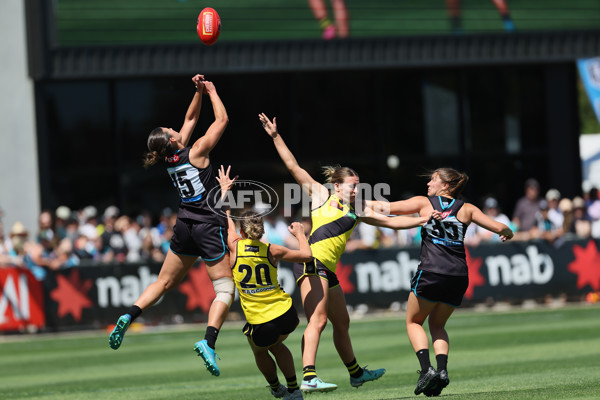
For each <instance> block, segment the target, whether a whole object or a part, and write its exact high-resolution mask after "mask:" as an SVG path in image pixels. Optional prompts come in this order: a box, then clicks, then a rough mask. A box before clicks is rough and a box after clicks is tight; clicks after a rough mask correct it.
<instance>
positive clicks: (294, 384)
mask: <svg viewBox="0 0 600 400" xmlns="http://www.w3.org/2000/svg"><path fill="white" fill-rule="evenodd" d="M285 382H286V383H287V387H288V392H289V393H292V392H293V391H295V390H298V389H300V388H299V387H298V381H297V380H296V375H294V376H286V377H285Z"/></svg>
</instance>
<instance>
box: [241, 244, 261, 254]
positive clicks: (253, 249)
mask: <svg viewBox="0 0 600 400" xmlns="http://www.w3.org/2000/svg"><path fill="white" fill-rule="evenodd" d="M244 251H247V252H250V253H258V246H249V245H245V246H244Z"/></svg>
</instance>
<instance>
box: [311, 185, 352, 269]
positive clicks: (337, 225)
mask: <svg viewBox="0 0 600 400" xmlns="http://www.w3.org/2000/svg"><path fill="white" fill-rule="evenodd" d="M310 217H311V221H312V229H311V232H310V238H309V239H308V243H309V244H310V249H311V250H312V255H313V257H314V258H316V259H317V260H319V261H321V263H323V265H325V266H326V267H327V268H328V269H329V270H330V271H332V272H335V270H336V268H337V263H338V261H339V260H340V257H341V256H342V254H343V253H344V250H345V249H346V242H347V241H348V238H349V237H350V235H351V234H352V231H353V230H354V228H355V227H356V223H357V222H358V216H357V215H356V214H355V212H354V207H352V206H351V205H348V204H344V203H343V202H342V201H341V200H340V198H339V197H337V196H336V195H331V196H329V198H328V199H327V201H326V202H325V203H324V204H323V205H322V206H320V207H319V208H315V209H314V210H312V211H311V215H310Z"/></svg>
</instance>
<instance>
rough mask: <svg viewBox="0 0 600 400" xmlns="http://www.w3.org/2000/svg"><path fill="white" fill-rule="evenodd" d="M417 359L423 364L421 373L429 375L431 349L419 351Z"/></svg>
mask: <svg viewBox="0 0 600 400" xmlns="http://www.w3.org/2000/svg"><path fill="white" fill-rule="evenodd" d="M417 358H418V359H419V364H421V373H422V374H425V373H427V371H428V370H429V367H431V361H429V349H422V350H419V351H417Z"/></svg>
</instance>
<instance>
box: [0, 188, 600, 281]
mask: <svg viewBox="0 0 600 400" xmlns="http://www.w3.org/2000/svg"><path fill="white" fill-rule="evenodd" d="M476 205H478V206H479V207H480V208H481V209H482V211H483V212H484V213H485V214H487V215H489V216H490V217H492V218H493V219H496V220H498V221H500V222H502V223H504V224H506V225H508V226H510V227H511V228H512V229H513V231H514V232H515V237H514V240H523V241H529V240H545V241H548V242H550V243H552V244H554V245H557V246H558V245H560V243H562V241H564V240H565V239H569V238H591V237H593V238H600V198H599V196H598V189H597V188H594V187H592V188H590V189H589V190H587V191H585V195H584V197H575V198H573V199H570V198H566V197H565V198H563V197H561V194H560V192H559V191H558V190H556V189H553V188H551V189H549V190H547V191H546V192H545V195H544V196H542V195H541V188H540V185H539V183H538V182H537V181H536V180H535V179H529V180H527V181H526V182H525V193H524V196H523V197H522V198H520V199H519V200H518V201H517V203H516V204H515V207H514V212H513V215H512V218H509V217H508V216H507V215H505V214H504V213H503V212H502V205H501V204H499V203H498V201H497V200H496V199H495V198H494V197H488V198H486V199H485V200H484V201H483V204H476ZM1 213H2V211H1V210H0V266H7V265H8V266H10V265H21V266H23V265H24V266H26V267H28V268H29V269H30V270H31V271H32V272H33V273H34V275H35V276H36V277H37V278H38V279H40V280H42V279H44V277H45V275H46V274H47V271H48V270H58V269H61V268H68V267H72V266H75V265H81V266H87V265H97V264H98V263H112V262H118V263H123V262H140V261H146V262H148V261H154V262H158V263H161V262H162V261H163V260H164V257H165V255H166V253H167V251H168V249H169V242H170V239H171V236H172V234H173V226H174V225H175V220H176V218H177V215H176V213H175V212H173V211H172V210H171V209H169V208H165V209H164V210H163V211H162V212H161V213H160V215H159V216H158V217H156V216H153V215H151V214H150V213H148V212H144V213H141V214H140V215H137V216H129V215H124V214H122V213H121V212H120V210H119V209H118V208H117V207H115V206H109V207H107V208H106V209H105V210H103V212H102V213H99V212H98V210H97V209H96V207H94V206H91V205H90V206H87V207H85V208H82V209H80V210H71V209H70V208H68V207H66V206H60V207H58V208H57V209H56V210H54V211H50V210H44V211H42V213H41V214H40V216H39V226H38V229H37V232H28V231H27V229H26V228H25V226H24V225H23V224H22V223H20V222H16V223H15V224H14V225H13V226H12V227H10V228H9V227H4V226H2V214H1ZM294 220H301V222H302V223H303V224H304V225H305V231H306V232H307V234H308V233H309V232H310V218H299V219H294ZM290 222H292V219H290V218H284V217H283V216H282V215H280V214H277V213H275V212H271V213H268V214H266V215H265V231H266V233H265V237H264V238H263V239H264V240H266V241H268V242H270V243H274V244H280V245H284V246H287V247H293V246H294V245H295V243H296V241H295V240H293V236H292V235H291V234H290V233H289V232H288V230H287V227H288V225H289V223H290ZM420 240H421V238H420V229H419V228H413V229H409V230H399V231H394V230H391V229H385V228H384V229H382V228H377V227H374V226H371V225H367V224H363V223H359V224H358V226H357V228H356V229H355V230H354V232H353V234H352V236H351V238H350V240H349V241H348V244H347V246H346V251H347V252H352V251H355V250H358V249H378V248H395V247H405V246H413V245H418V244H419V243H420ZM485 242H499V238H498V237H497V235H494V234H492V233H491V232H489V231H487V230H485V229H482V228H479V227H478V226H477V225H475V224H471V225H470V226H469V228H468V229H467V232H466V235H465V243H466V244H467V245H469V246H477V245H479V244H480V243H485Z"/></svg>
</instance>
